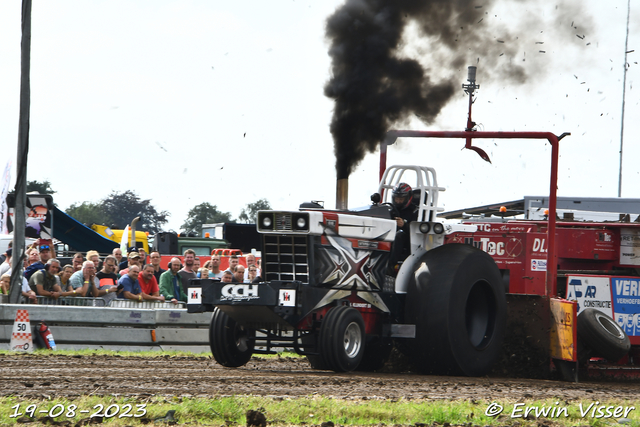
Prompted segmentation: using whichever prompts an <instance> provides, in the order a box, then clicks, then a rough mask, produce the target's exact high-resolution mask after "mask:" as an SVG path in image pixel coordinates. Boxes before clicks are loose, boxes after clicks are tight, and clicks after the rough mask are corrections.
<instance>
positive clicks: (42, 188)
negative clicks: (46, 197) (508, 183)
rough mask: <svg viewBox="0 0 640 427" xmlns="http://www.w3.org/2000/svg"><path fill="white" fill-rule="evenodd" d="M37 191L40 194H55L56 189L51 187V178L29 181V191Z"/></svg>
mask: <svg viewBox="0 0 640 427" xmlns="http://www.w3.org/2000/svg"><path fill="white" fill-rule="evenodd" d="M34 191H35V192H37V193H38V194H54V193H55V192H56V191H55V190H54V189H53V188H51V183H50V182H49V180H44V181H42V182H41V181H27V193H30V192H34Z"/></svg>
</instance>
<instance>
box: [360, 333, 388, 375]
mask: <svg viewBox="0 0 640 427" xmlns="http://www.w3.org/2000/svg"><path fill="white" fill-rule="evenodd" d="M392 349H393V342H391V341H390V340H384V341H383V340H382V339H380V338H375V339H373V340H371V341H368V342H367V345H366V346H365V348H364V355H363V356H362V360H361V361H360V364H359V365H358V367H357V368H356V370H357V371H363V372H375V371H378V370H380V369H382V367H383V366H384V364H385V363H387V360H388V359H389V356H390V355H391V350H392Z"/></svg>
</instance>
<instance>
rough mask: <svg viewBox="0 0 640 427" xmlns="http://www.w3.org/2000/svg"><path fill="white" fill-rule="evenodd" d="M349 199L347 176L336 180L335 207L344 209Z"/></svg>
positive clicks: (346, 207)
mask: <svg viewBox="0 0 640 427" xmlns="http://www.w3.org/2000/svg"><path fill="white" fill-rule="evenodd" d="M348 199H349V178H340V179H338V180H337V182H336V209H337V210H343V211H346V210H347V209H348V205H349V203H348Z"/></svg>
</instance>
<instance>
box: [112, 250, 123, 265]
mask: <svg viewBox="0 0 640 427" xmlns="http://www.w3.org/2000/svg"><path fill="white" fill-rule="evenodd" d="M111 255H113V256H114V257H116V261H117V262H116V265H119V264H120V263H121V262H122V249H120V248H114V249H113V252H111Z"/></svg>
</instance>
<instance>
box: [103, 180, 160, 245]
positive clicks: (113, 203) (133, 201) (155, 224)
mask: <svg viewBox="0 0 640 427" xmlns="http://www.w3.org/2000/svg"><path fill="white" fill-rule="evenodd" d="M100 203H101V207H102V211H103V212H104V213H108V218H109V220H110V221H109V222H110V223H111V224H112V225H113V226H115V227H116V228H117V229H121V228H124V227H125V226H126V225H127V224H130V223H131V221H132V220H133V219H134V218H135V217H137V216H140V222H138V225H137V227H136V228H137V230H139V231H148V232H149V233H150V234H154V233H157V232H158V231H160V230H161V229H162V226H163V225H164V224H166V223H167V222H168V221H169V220H168V219H167V218H168V217H169V215H170V213H169V212H167V211H161V212H158V211H157V210H156V208H155V207H154V206H153V205H152V204H151V200H150V199H147V200H142V199H140V197H139V196H138V195H137V194H136V193H134V192H133V191H131V190H127V191H125V192H123V193H118V192H115V191H114V192H112V193H111V194H109V195H108V196H107V197H105V198H104V199H102V201H101V202H100Z"/></svg>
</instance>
